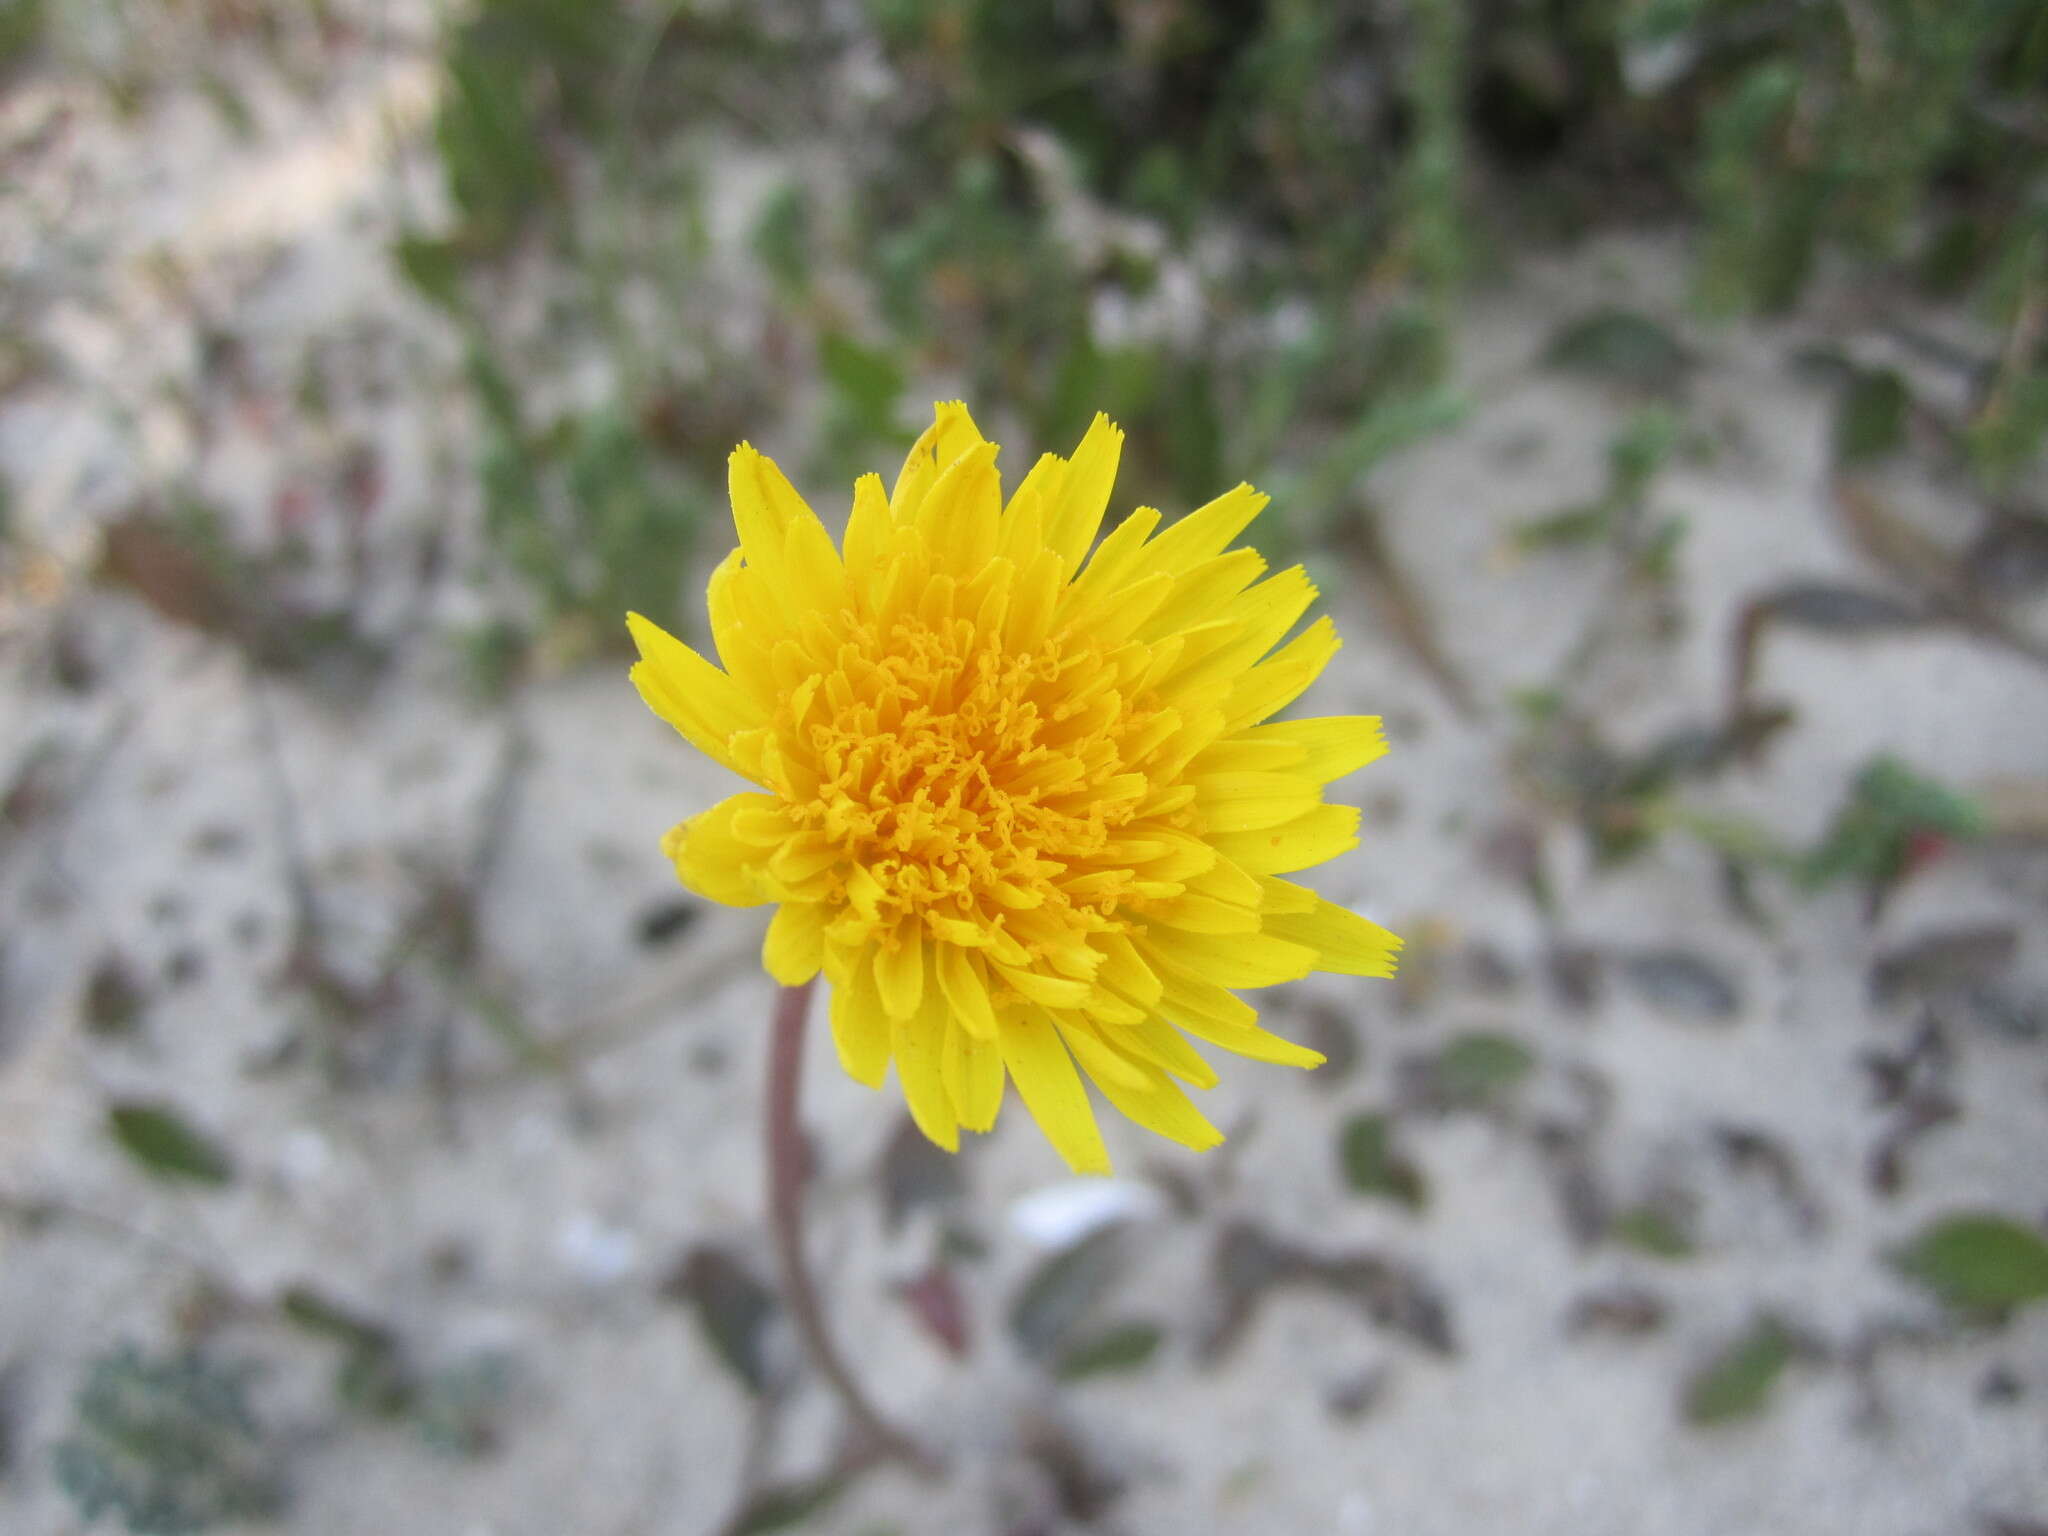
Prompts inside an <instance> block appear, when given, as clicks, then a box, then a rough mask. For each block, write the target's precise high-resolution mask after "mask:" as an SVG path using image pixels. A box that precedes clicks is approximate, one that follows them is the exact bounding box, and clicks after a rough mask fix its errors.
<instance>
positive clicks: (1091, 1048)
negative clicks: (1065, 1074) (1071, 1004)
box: [1053, 1015, 1152, 1093]
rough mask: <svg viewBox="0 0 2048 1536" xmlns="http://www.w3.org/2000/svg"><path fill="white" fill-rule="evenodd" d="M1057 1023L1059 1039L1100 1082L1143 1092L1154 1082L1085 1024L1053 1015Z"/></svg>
mask: <svg viewBox="0 0 2048 1536" xmlns="http://www.w3.org/2000/svg"><path fill="white" fill-rule="evenodd" d="M1053 1022H1054V1025H1055V1026H1056V1027H1057V1028H1058V1030H1059V1032H1060V1039H1062V1040H1064V1041H1065V1042H1066V1044H1067V1049H1068V1050H1070V1051H1072V1052H1073V1053H1074V1060H1076V1061H1078V1062H1079V1063H1080V1064H1081V1070H1082V1071H1084V1072H1086V1073H1087V1074H1088V1075H1089V1076H1090V1077H1091V1078H1093V1079H1094V1080H1095V1081H1096V1082H1098V1083H1104V1084H1107V1083H1121V1084H1122V1085H1123V1086H1125V1087H1127V1088H1135V1089H1137V1090H1138V1091H1139V1092H1141V1093H1142V1092H1143V1091H1144V1090H1145V1088H1146V1087H1147V1086H1148V1085H1149V1084H1150V1083H1151V1081H1152V1075H1151V1074H1150V1073H1149V1072H1147V1071H1146V1070H1145V1069H1144V1068H1143V1067H1140V1066H1139V1065H1137V1063H1135V1062H1132V1061H1128V1060H1126V1059H1125V1058H1124V1056H1123V1055H1122V1054H1121V1053H1119V1052H1118V1051H1117V1050H1116V1049H1115V1048H1114V1047H1112V1046H1111V1045H1110V1044H1109V1043H1108V1042H1107V1041H1105V1040H1104V1039H1103V1038H1102V1036H1101V1035H1099V1034H1097V1033H1096V1032H1095V1030H1094V1029H1092V1028H1091V1027H1090V1026H1088V1025H1086V1024H1080V1023H1075V1022H1073V1021H1071V1020H1068V1019H1063V1018H1060V1017H1059V1016H1057V1015H1055V1016H1054V1020H1053Z"/></svg>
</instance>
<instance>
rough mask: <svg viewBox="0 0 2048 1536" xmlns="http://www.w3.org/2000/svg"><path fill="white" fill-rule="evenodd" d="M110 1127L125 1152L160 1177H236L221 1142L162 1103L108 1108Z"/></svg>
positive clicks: (216, 1180) (200, 1180)
mask: <svg viewBox="0 0 2048 1536" xmlns="http://www.w3.org/2000/svg"><path fill="white" fill-rule="evenodd" d="M107 1129H108V1131H109V1133H110V1134H111V1135H112V1136H113V1138H114V1141H115V1143H116V1144H117V1145H119V1147H120V1148H121V1150H122V1151H123V1152H126V1153H127V1154H128V1155H129V1156H130V1157H132V1158H134V1159H135V1161H136V1162H137V1163H139V1164H140V1165H141V1166H142V1167H144V1168H146V1169H148V1170H149V1172H151V1173H152V1174H155V1175H156V1176H157V1177H158V1178H162V1179H181V1180H186V1181H189V1182H192V1183H197V1184H226V1183H227V1182H228V1181H229V1180H231V1179H232V1178H233V1177H234V1163H233V1162H232V1161H231V1160H230V1159H229V1157H228V1155H227V1153H226V1152H224V1151H223V1150H222V1149H221V1148H220V1146H219V1144H218V1143H216V1142H214V1141H213V1140H211V1139H210V1138H209V1137H207V1136H206V1135H204V1134H203V1133H201V1132H199V1131H196V1130H194V1129H193V1128H192V1126H191V1125H190V1124H189V1123H188V1122H187V1121H186V1120H185V1118H184V1117H183V1116H182V1115H180V1114H178V1112H177V1111H176V1110H173V1109H170V1108H168V1107H166V1106H164V1105H162V1104H143V1103H127V1104H116V1105H114V1106H113V1107H112V1108H111V1109H109V1110H108V1111H107Z"/></svg>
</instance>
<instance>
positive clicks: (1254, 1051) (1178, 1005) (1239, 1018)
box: [1159, 971, 1324, 1067]
mask: <svg viewBox="0 0 2048 1536" xmlns="http://www.w3.org/2000/svg"><path fill="white" fill-rule="evenodd" d="M1160 974H1161V977H1162V979H1163V980H1164V981H1165V983H1166V989H1165V993H1164V995H1163V996H1162V997H1161V998H1160V1000H1159V1011H1160V1012H1161V1013H1162V1014H1163V1015H1165V1017H1166V1018H1167V1019H1168V1020H1169V1021H1171V1022H1172V1023H1174V1024H1176V1025H1178V1026H1179V1027H1180V1028H1182V1029H1184V1030H1186V1031H1187V1032H1188V1033H1189V1034H1191V1035H1193V1036H1194V1037H1195V1038H1196V1039H1197V1040H1206V1041H1208V1042H1209V1043H1210V1044H1211V1045H1219V1046H1221V1047H1223V1049H1224V1050H1226V1051H1233V1052H1235V1053H1236V1054H1237V1055H1239V1056H1248V1057H1250V1058H1251V1059H1252V1060H1254V1061H1271V1062H1277V1063H1279V1064H1280V1065H1281V1066H1288V1067H1319V1066H1321V1065H1322V1064H1323V1059H1324V1058H1323V1055H1322V1053H1321V1052H1320V1051H1312V1050H1310V1049H1309V1048H1308V1047H1307V1046H1305V1045H1296V1044H1295V1043H1294V1042H1293V1041H1292V1040H1285V1039H1282V1038H1281V1037H1280V1036H1279V1035H1276V1034H1274V1033H1272V1031H1270V1030H1267V1029H1264V1028H1262V1027H1261V1026H1260V1024H1259V1022H1258V1018H1259V1015H1258V1012H1257V1010H1256V1009H1254V1008H1253V1007H1252V1005H1251V1004H1250V1003H1247V1002H1246V1001H1245V1000H1244V999H1243V998H1241V997H1236V996H1233V995H1232V994H1231V993H1229V992H1227V991H1225V990H1224V989H1223V988H1222V987H1220V986H1217V985H1216V984H1215V983H1214V982H1210V981H1202V980H1199V979H1196V978H1192V977H1187V976H1182V975H1179V974H1177V973H1175V972H1172V971H1162V972H1161V973H1160Z"/></svg>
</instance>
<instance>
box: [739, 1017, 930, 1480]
mask: <svg viewBox="0 0 2048 1536" xmlns="http://www.w3.org/2000/svg"><path fill="white" fill-rule="evenodd" d="M810 1000H811V983H809V982H805V983H804V984H803V985H802V986H800V987H785V988H784V989H783V990H782V993H781V995H780V996H779V997H778V998H777V999H776V1003H775V1023H774V1028H773V1032H772V1035H771V1038H770V1042H769V1047H768V1113H767V1120H766V1152H767V1159H768V1222H769V1227H770V1229H771V1231H772V1233H773V1236H774V1239H775V1258H776V1263H777V1264H778V1266H779V1267H780V1269H781V1271H782V1293H783V1294H782V1299H783V1302H784V1304H785V1305H786V1306H787V1307H788V1308H789V1312H790V1316H791V1317H792V1318H793V1319H795V1321H796V1325H797V1333H798V1335H799V1336H800V1337H801V1338H802V1340H803V1344H804V1353H805V1354H806V1355H808V1356H809V1357H810V1360H811V1363H812V1364H813V1365H815V1366H817V1368H818V1369H819V1371H821V1372H822V1373H823V1374H824V1377H825V1380H826V1381H827V1382H829V1383H830V1384H831V1387H832V1390H833V1392H834V1393H836V1394H837V1395H838V1398H839V1401H840V1403H841V1404H842V1405H843V1406H844V1407H845V1409H846V1412H847V1416H848V1418H849V1419H850V1420H851V1421H852V1427H853V1431H854V1442H853V1445H852V1447H851V1448H850V1449H849V1452H848V1455H849V1456H855V1457H858V1456H860V1455H863V1454H872V1455H874V1456H877V1457H880V1458H882V1459H884V1460H892V1461H900V1462H902V1463H903V1464H904V1465H905V1466H908V1467H910V1468H911V1469H912V1470H913V1471H916V1472H919V1473H922V1474H924V1475H927V1476H930V1475H934V1474H936V1473H937V1472H938V1471H939V1470H940V1466H939V1463H938V1461H937V1460H936V1459H935V1458H934V1457H933V1456H932V1454H931V1453H930V1452H929V1451H927V1450H925V1449H924V1448H923V1447H922V1446H920V1445H919V1444H918V1443H917V1442H916V1441H915V1440H913V1439H911V1438H910V1437H909V1436H908V1435H906V1434H905V1433H903V1431H901V1430H899V1429H897V1428H895V1427H894V1426H893V1425H891V1424H890V1423H889V1422H888V1421H887V1420H885V1419H884V1418H883V1417H882V1416H881V1414H880V1413H878V1412H877V1411H876V1410H875V1408H874V1406H873V1405H872V1404H871V1403H869V1401H868V1399H867V1395H866V1394H865V1393H864V1392H862V1391H861V1389H860V1384H859V1383H858V1382H856V1381H855V1380H854V1379H853V1373H852V1372H851V1371H849V1370H848V1369H847V1367H846V1362H845V1361H844V1360H843V1359H842V1358H841V1357H840V1354H839V1351H838V1350H837V1349H836V1348H835V1347H834V1346H833V1343H832V1337H831V1334H830V1333H829V1332H828V1331H827V1330H826V1327H825V1314H824V1310H823V1309H822V1308H821V1307H820V1306H819V1305H818V1294H817V1291H816V1289H815V1288H814V1287H813V1286H812V1284H811V1271H810V1266H809V1264H808V1263H807V1262H806V1261H805V1258H804V1227H803V1222H804V1214H803V1208H804V1180H805V1176H806V1174H807V1173H808V1171H809V1170H808V1169H807V1168H806V1167H805V1166H804V1165H805V1161H806V1150H805V1147H804V1140H803V1130H802V1127H801V1126H799V1125H798V1123H797V1094H798V1090H799V1088H800V1086H801V1084H802V1080H803V1060H804V1014H805V1011H806V1008H807V1006H808V1004H809V1003H810Z"/></svg>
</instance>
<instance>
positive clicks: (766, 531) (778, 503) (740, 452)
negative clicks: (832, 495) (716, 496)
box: [726, 443, 818, 571]
mask: <svg viewBox="0 0 2048 1536" xmlns="http://www.w3.org/2000/svg"><path fill="white" fill-rule="evenodd" d="M726 487H727V489H728V491H729V492H730V493H731V496H732V520H733V526H734V528H735V529H737V530H738V532H739V536H740V548H741V549H743V550H745V551H746V554H747V562H748V563H749V564H750V565H754V566H757V567H759V568H760V569H762V570H764V571H774V570H779V569H780V567H781V564H782V547H783V545H784V544H785V543H786V542H787V541H788V539H789V535H790V532H791V530H792V529H794V528H795V526H796V525H797V524H798V523H800V522H805V521H809V522H812V523H815V522H817V520H818V519H817V517H816V515H815V514H814V513H813V512H812V511H811V509H810V508H809V507H807V506H806V505H804V499H803V497H801V496H799V495H798V494H797V492H796V487H795V486H793V485H791V484H790V483H789V477H788V476H787V475H785V474H783V472H782V471H781V469H780V468H779V467H777V465H776V463H775V461H774V460H773V459H771V458H769V457H768V456H767V455H766V454H763V453H761V452H760V451H759V450H758V449H756V448H755V447H754V445H753V444H751V443H741V444H740V445H739V447H737V448H735V449H734V450H733V451H732V456H731V457H730V458H729V459H727V460H726Z"/></svg>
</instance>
